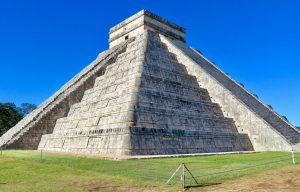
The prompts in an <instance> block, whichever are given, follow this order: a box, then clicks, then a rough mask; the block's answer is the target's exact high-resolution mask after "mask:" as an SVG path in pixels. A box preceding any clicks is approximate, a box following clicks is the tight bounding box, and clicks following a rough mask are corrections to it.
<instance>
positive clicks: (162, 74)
mask: <svg viewBox="0 0 300 192" xmlns="http://www.w3.org/2000/svg"><path fill="white" fill-rule="evenodd" d="M144 74H146V75H149V76H153V77H158V78H162V79H168V80H170V81H176V82H181V83H182V84H188V85H191V86H194V87H198V82H197V79H196V77H195V76H192V75H188V74H183V73H181V74H179V73H174V72H172V71H169V70H166V69H163V68H160V67H152V66H145V67H144V69H143V75H144Z"/></svg>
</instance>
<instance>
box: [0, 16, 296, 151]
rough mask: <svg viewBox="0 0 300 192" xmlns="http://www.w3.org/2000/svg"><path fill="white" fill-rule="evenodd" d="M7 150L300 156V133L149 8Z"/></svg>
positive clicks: (119, 28)
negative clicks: (289, 153)
mask: <svg viewBox="0 0 300 192" xmlns="http://www.w3.org/2000/svg"><path fill="white" fill-rule="evenodd" d="M253 75H254V74H253ZM0 147H1V148H6V149H34V150H36V149H42V150H45V151H57V152H69V153H70V152H71V153H87V154H101V155H129V156H133V155H165V154H189V153H210V152H231V151H291V150H295V151H299V150H300V131H299V130H298V129H297V128H296V127H295V126H293V125H292V124H290V123H289V122H288V121H287V120H286V119H285V118H283V117H282V116H280V115H279V114H278V113H276V112H275V111H274V110H273V109H272V108H271V107H269V106H268V105H267V104H265V103H263V102H262V101H261V100H259V98H258V97H257V96H256V95H254V94H252V93H251V92H249V91H248V90H247V89H245V88H244V87H243V86H242V85H241V84H239V83H238V82H237V81H235V80H234V79H232V78H231V77H230V76H228V75H227V74H225V73H224V72H223V71H222V70H221V69H219V68H218V67H217V66H216V65H215V64H214V63H212V62H211V61H209V60H208V59H207V58H205V57H204V56H203V55H202V54H201V53H200V52H199V51H197V50H196V49H194V48H192V47H189V46H187V45H186V43H185V29H184V28H183V27H180V26H178V25H176V24H174V23H171V22H169V21H167V20H165V19H163V18H161V17H159V16H157V15H154V14H152V13H150V12H148V11H145V10H142V11H140V12H138V13H137V14H135V15H133V16H131V17H129V18H128V19H126V20H124V21H123V22H121V23H119V24H118V25H116V26H114V27H112V28H111V29H110V30H109V49H108V50H106V51H103V52H102V53H100V54H99V55H98V57H97V58H96V59H95V61H93V62H92V63H91V64H89V65H88V66H87V67H85V68H84V69H83V70H82V71H81V72H79V73H78V74H77V75H76V76H75V77H74V78H72V79H71V80H70V81H69V82H67V83H66V84H65V85H64V86H63V87H62V88H61V89H60V90H58V91H57V92H56V93H54V94H53V95H52V96H51V97H50V98H48V99H47V100H46V101H44V102H43V103H42V104H41V105H40V106H39V107H38V108H37V109H36V110H34V111H33V112H31V113H30V114H29V115H27V116H26V117H25V118H24V119H23V120H21V121H20V122H19V123H18V124H17V125H16V126H14V127H12V128H11V129H10V130H9V131H7V132H6V133H5V134H4V135H3V136H2V137H1V138H0Z"/></svg>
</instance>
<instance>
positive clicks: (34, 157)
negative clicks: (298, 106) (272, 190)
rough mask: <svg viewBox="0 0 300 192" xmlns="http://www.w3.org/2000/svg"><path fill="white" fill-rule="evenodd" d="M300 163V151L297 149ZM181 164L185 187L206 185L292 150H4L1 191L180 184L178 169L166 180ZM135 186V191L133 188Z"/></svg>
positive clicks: (265, 165)
mask: <svg viewBox="0 0 300 192" xmlns="http://www.w3.org/2000/svg"><path fill="white" fill-rule="evenodd" d="M295 156H296V161H298V162H300V154H296V155H295ZM181 163H185V164H186V166H187V167H188V168H189V170H190V171H191V172H192V173H193V175H194V176H195V177H196V179H197V180H198V182H199V184H198V185H196V184H195V183H193V181H192V179H191V177H189V176H188V175H187V176H186V181H187V185H189V186H196V187H201V186H207V185H214V184H218V183H223V182H226V181H228V180H234V179H237V178H240V177H243V176H244V177H247V176H250V175H255V174H258V173H261V172H264V171H267V170H275V169H279V168H282V167H285V166H299V165H292V160H291V154H290V153H283V152H263V153H252V154H231V155H215V156H199V157H184V158H163V159H140V160H121V161H115V160H104V159H99V158H92V157H78V156H72V155H66V154H54V153H43V159H42V160H41V159H40V152H39V151H16V150H7V151H4V152H3V154H2V155H0V191H109V190H111V191H114V190H113V188H114V187H121V188H124V191H126V190H127V191H128V190H131V189H141V188H153V187H154V188H157V189H159V190H172V189H178V188H180V183H179V177H180V176H179V174H177V175H176V177H175V178H174V180H172V182H171V184H170V185H167V184H166V181H167V180H168V179H169V177H170V176H171V175H172V173H173V172H174V171H175V170H176V169H177V167H178V166H179V165H180V164H181ZM132 191H134V190H132Z"/></svg>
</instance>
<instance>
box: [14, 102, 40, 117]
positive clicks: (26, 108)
mask: <svg viewBox="0 0 300 192" xmlns="http://www.w3.org/2000/svg"><path fill="white" fill-rule="evenodd" d="M36 107H37V106H36V105H35V104H31V103H22V104H21V107H18V108H17V109H18V111H19V112H20V113H21V114H22V116H23V117H25V116H26V115H28V114H29V113H31V111H33V110H35V109H36Z"/></svg>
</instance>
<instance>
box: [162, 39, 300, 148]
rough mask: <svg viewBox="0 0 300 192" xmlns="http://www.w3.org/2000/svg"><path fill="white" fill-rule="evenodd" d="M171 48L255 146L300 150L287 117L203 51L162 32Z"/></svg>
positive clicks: (298, 138) (299, 136) (299, 137)
mask: <svg viewBox="0 0 300 192" xmlns="http://www.w3.org/2000/svg"><path fill="white" fill-rule="evenodd" d="M161 38H162V39H163V42H165V43H166V44H167V45H168V48H169V50H170V51H171V52H172V53H173V54H175V55H176V56H177V59H178V60H179V61H180V62H182V63H183V64H184V65H185V66H186V67H187V70H188V71H189V74H191V75H195V76H196V78H197V81H198V83H199V85H200V86H201V87H203V88H205V89H207V90H208V91H209V93H210V95H211V97H212V100H213V101H214V102H216V103H218V104H220V106H221V108H222V110H223V113H224V114H225V116H226V117H230V118H233V119H234V121H235V124H236V125H237V128H238V131H239V132H240V133H246V134H248V136H249V138H250V140H251V143H252V144H253V147H254V149H255V150H257V151H262V150H292V149H293V150H299V149H300V148H299V147H298V146H296V144H297V143H299V142H300V132H299V130H297V129H296V128H295V127H294V126H293V125H291V124H290V123H289V122H287V121H286V120H285V119H284V118H282V117H281V116H280V115H278V114H277V113H276V112H275V111H273V110H272V109H271V108H270V107H269V106H267V105H266V104H264V103H263V102H262V101H260V100H259V99H258V98H257V97H256V96H254V95H253V94H251V93H250V92H249V91H247V90H246V89H245V88H244V87H243V86H241V85H240V84H239V83H237V82H236V81H234V80H233V79H232V78H230V77H229V76H228V75H226V74H225V73H223V72H222V71H221V70H220V69H218V68H217V67H216V66H215V65H214V64H213V63H211V62H210V61H209V60H207V59H206V58H205V57H204V56H202V55H201V54H200V53H198V52H197V51H195V50H194V49H192V48H189V47H187V46H186V45H185V44H183V43H181V42H179V41H173V40H170V39H168V38H166V37H164V36H161Z"/></svg>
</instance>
